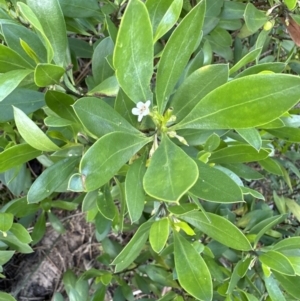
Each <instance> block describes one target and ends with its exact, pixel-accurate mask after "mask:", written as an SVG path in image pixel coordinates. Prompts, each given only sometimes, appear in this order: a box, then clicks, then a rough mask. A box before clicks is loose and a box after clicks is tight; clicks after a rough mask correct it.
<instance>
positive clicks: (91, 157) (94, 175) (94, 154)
mask: <svg viewBox="0 0 300 301" xmlns="http://www.w3.org/2000/svg"><path fill="white" fill-rule="evenodd" d="M150 139H151V138H146V137H143V136H142V135H140V134H138V135H137V134H131V133H126V132H113V133H110V134H107V135H105V136H103V137H102V138H100V139H99V140H98V141H97V142H96V143H94V144H93V146H91V147H90V148H89V150H88V151H87V152H86V153H85V154H84V156H83V157H82V160H81V162H80V172H81V174H82V176H83V178H84V186H85V189H86V191H92V190H95V189H97V188H99V187H101V186H102V185H104V184H105V183H106V182H107V181H109V180H110V179H111V178H112V177H113V176H114V175H115V173H117V172H118V170H119V169H120V168H121V167H122V166H123V165H124V164H125V163H126V162H127V161H128V160H129V159H130V158H131V157H132V156H133V155H135V154H136V153H137V152H138V151H139V150H140V149H141V148H142V147H143V146H144V145H145V144H147V143H149V142H150Z"/></svg>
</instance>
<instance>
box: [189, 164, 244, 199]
mask: <svg viewBox="0 0 300 301" xmlns="http://www.w3.org/2000/svg"><path fill="white" fill-rule="evenodd" d="M196 163H197V166H198V169H199V178H198V180H197V182H196V183H195V185H194V186H193V187H192V188H191V189H190V193H191V194H193V195H195V196H197V197H198V198H200V199H203V200H206V201H210V202H218V203H237V202H241V201H243V196H242V192H241V189H240V187H239V186H238V185H237V184H236V183H235V182H234V181H233V180H232V179H231V178H230V177H229V176H227V175H226V174H225V173H224V172H222V171H220V170H218V169H216V168H214V167H210V166H209V165H207V164H205V163H203V162H201V161H199V160H197V161H196Z"/></svg>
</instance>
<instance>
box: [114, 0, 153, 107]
mask: <svg viewBox="0 0 300 301" xmlns="http://www.w3.org/2000/svg"><path fill="white" fill-rule="evenodd" d="M137 28H138V29H139V30H137ZM152 43H153V41H152V29H151V23H150V19H149V15H148V11H147V9H146V7H145V5H144V3H143V2H141V1H140V0H130V1H129V4H128V6H127V8H126V11H125V13H124V15H123V17H122V20H121V24H120V28H119V31H118V36H117V41H116V46H115V51H114V57H113V63H114V67H115V69H116V76H117V79H118V82H119V84H120V86H121V87H122V89H123V90H124V91H125V93H126V94H127V95H128V96H129V97H130V98H131V99H132V100H133V101H134V102H135V103H137V102H139V101H144V102H145V101H146V100H152V95H151V94H152V93H151V91H150V80H151V77H152V73H153V49H152V48H153V45H152Z"/></svg>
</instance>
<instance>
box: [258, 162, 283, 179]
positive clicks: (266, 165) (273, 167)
mask: <svg viewBox="0 0 300 301" xmlns="http://www.w3.org/2000/svg"><path fill="white" fill-rule="evenodd" d="M259 165H261V166H262V168H263V169H265V170H267V171H268V172H270V173H272V174H275V175H278V176H282V175H283V172H282V166H281V165H280V163H279V162H278V161H277V160H276V159H274V158H266V159H264V160H261V161H259Z"/></svg>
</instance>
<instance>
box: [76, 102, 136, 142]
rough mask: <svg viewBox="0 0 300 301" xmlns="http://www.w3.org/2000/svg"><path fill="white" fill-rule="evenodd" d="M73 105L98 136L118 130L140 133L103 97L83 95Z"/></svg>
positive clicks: (86, 125) (83, 122)
mask: <svg viewBox="0 0 300 301" xmlns="http://www.w3.org/2000/svg"><path fill="white" fill-rule="evenodd" d="M73 107H74V110H75V113H76V115H77V117H78V118H79V120H80V121H81V123H82V124H83V125H84V126H85V127H86V128H87V130H88V131H89V132H91V133H92V134H94V135H95V136H97V137H101V136H103V135H105V134H108V133H111V132H117V131H118V132H120V131H123V132H127V133H136V134H138V133H139V131H138V130H137V129H135V128H134V127H133V126H132V125H131V124H130V123H129V122H128V121H127V120H125V119H124V118H123V117H122V116H121V115H119V114H118V113H117V112H116V111H115V110H114V109H113V108H112V107H111V106H110V105H108V104H107V103H106V102H105V101H103V100H102V99H99V98H95V97H83V98H81V99H79V100H78V101H76V103H75V104H74V106H73Z"/></svg>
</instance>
